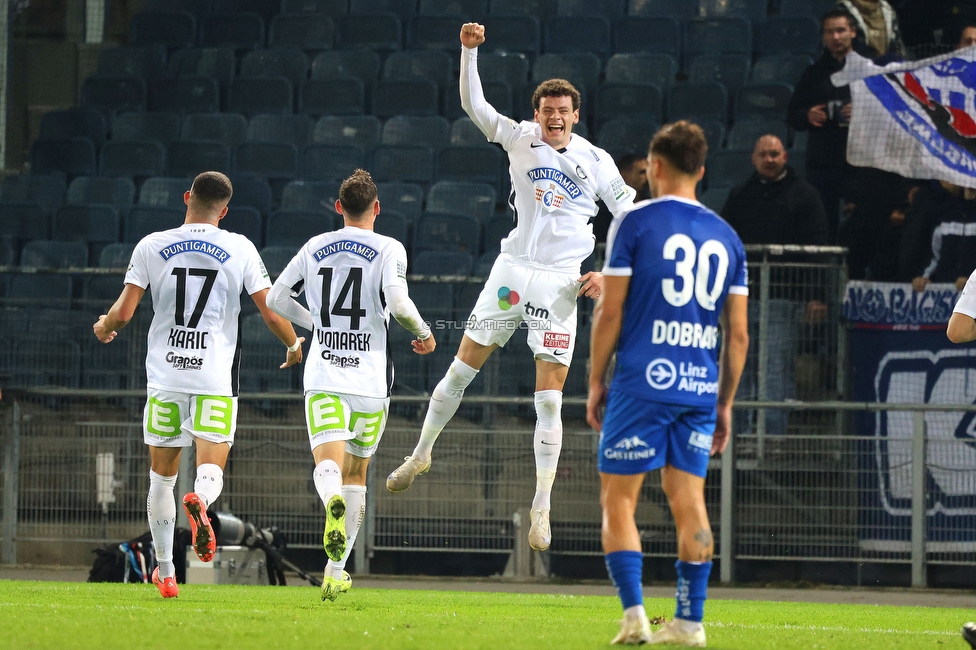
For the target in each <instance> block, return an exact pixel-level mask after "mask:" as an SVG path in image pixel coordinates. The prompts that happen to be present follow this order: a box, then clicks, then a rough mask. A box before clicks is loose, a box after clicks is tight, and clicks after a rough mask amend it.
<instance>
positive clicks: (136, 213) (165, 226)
mask: <svg viewBox="0 0 976 650" xmlns="http://www.w3.org/2000/svg"><path fill="white" fill-rule="evenodd" d="M185 218H186V211H185V210H173V209H170V208H151V207H146V206H140V205H137V206H135V207H133V208H132V210H130V211H129V216H128V217H126V219H125V242H126V243H129V244H136V243H138V242H139V240H140V239H142V238H143V237H145V236H146V235H148V234H150V233H154V232H159V231H162V230H169V229H171V228H179V227H180V226H181V225H183V221H184V220H185Z"/></svg>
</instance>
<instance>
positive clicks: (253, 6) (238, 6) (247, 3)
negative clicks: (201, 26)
mask: <svg viewBox="0 0 976 650" xmlns="http://www.w3.org/2000/svg"><path fill="white" fill-rule="evenodd" d="M240 12H253V13H256V14H257V15H258V16H260V17H261V20H263V21H264V22H265V24H267V23H269V22H270V21H271V18H272V17H274V16H276V15H277V14H278V13H280V12H281V0H214V8H213V13H215V14H231V15H233V14H237V13H240Z"/></svg>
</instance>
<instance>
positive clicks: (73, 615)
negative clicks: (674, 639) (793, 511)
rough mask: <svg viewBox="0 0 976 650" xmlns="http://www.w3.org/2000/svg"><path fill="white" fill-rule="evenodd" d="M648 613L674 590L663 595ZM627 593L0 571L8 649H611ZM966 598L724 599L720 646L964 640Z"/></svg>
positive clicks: (712, 606)
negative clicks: (204, 581) (902, 603)
mask: <svg viewBox="0 0 976 650" xmlns="http://www.w3.org/2000/svg"><path fill="white" fill-rule="evenodd" d="M645 605H646V608H647V611H648V614H649V615H650V616H655V615H664V616H667V617H670V616H671V614H673V611H674V601H673V600H670V599H652V600H648V601H647V602H646V603H645ZM620 616H621V611H620V604H619V602H618V601H617V599H616V598H613V597H606V596H556V595H526V594H508V593H484V592H481V593H471V592H450V591H409V590H380V589H356V587H355V584H354V585H353V589H352V590H351V591H349V592H348V593H346V594H343V595H341V596H340V597H339V600H338V601H336V602H334V603H329V602H321V601H320V599H319V592H318V590H315V589H311V588H298V587H241V586H231V585H223V586H212V585H181V586H180V596H179V598H176V599H172V600H165V601H164V600H162V599H161V598H160V597H159V596H158V594H157V592H156V589H155V588H154V587H153V586H151V585H124V584H87V583H61V582H20V581H8V580H0V648H16V649H18V650H22V649H25V648H58V649H72V648H93V649H97V650H107V649H115V648H120V649H129V648H152V649H153V650H158V649H159V648H184V649H203V648H207V649H209V648H227V649H228V650H245V649H249V648H260V649H261V650H266V649H267V648H301V649H302V650H306V649H310V648H343V649H347V648H384V649H386V648H389V649H394V650H399V649H401V648H451V649H454V648H459V649H460V648H490V649H491V650H499V649H502V648H519V649H522V648H560V649H569V648H603V647H608V644H609V641H610V639H611V638H612V637H613V635H614V634H616V632H617V630H618V628H619V625H618V620H619V619H620ZM972 618H974V612H972V611H969V610H964V609H936V608H925V607H876V606H869V605H821V604H808V603H774V602H761V601H733V600H712V601H709V602H708V603H707V604H706V626H707V628H706V629H707V631H708V641H709V643H708V645H709V647H710V648H742V649H749V650H752V649H754V648H774V649H776V650H787V649H790V648H803V649H804V650H807V649H810V648H838V649H842V650H855V649H859V648H884V649H889V648H906V649H908V648H911V649H913V650H914V649H918V648H966V647H967V646H966V644H965V642H964V641H963V640H962V638H961V637H960V635H959V631H960V628H961V627H962V624H963V623H964V622H965V621H967V620H970V619H972Z"/></svg>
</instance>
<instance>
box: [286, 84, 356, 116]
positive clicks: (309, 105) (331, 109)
mask: <svg viewBox="0 0 976 650" xmlns="http://www.w3.org/2000/svg"><path fill="white" fill-rule="evenodd" d="M298 111H299V112H300V113H305V114H308V115H315V116H318V115H362V114H363V113H365V112H366V89H365V87H364V86H363V82H362V81H361V80H360V79H358V78H356V77H340V78H338V79H309V80H308V81H306V82H305V83H304V84H302V86H301V88H300V89H299V91H298Z"/></svg>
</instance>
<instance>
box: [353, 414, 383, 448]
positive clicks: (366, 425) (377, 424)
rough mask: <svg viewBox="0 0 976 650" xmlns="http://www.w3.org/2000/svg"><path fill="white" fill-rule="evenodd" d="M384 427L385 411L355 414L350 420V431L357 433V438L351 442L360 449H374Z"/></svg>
mask: <svg viewBox="0 0 976 650" xmlns="http://www.w3.org/2000/svg"><path fill="white" fill-rule="evenodd" d="M382 425H383V411H377V412H376V413H353V414H352V417H350V418H349V430H350V431H352V432H353V433H355V434H356V437H355V438H353V439H352V440H350V441H349V442H351V443H353V444H354V445H357V446H359V447H372V446H373V445H375V444H376V436H377V435H379V432H380V428H381V426H382ZM357 429H358V430H357Z"/></svg>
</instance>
